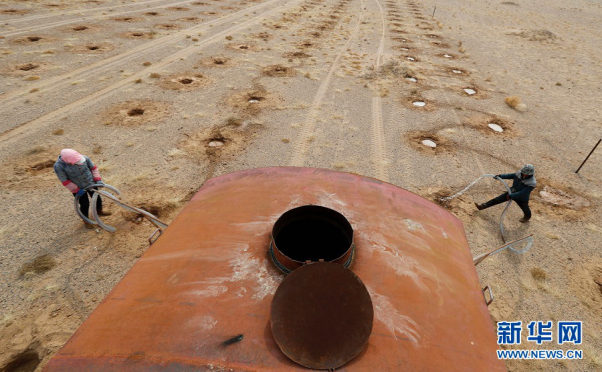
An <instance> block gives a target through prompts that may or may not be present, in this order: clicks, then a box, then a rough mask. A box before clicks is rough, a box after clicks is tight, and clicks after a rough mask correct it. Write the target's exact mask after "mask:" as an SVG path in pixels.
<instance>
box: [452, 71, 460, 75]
mask: <svg viewBox="0 0 602 372" xmlns="http://www.w3.org/2000/svg"><path fill="white" fill-rule="evenodd" d="M452 72H453V73H454V74H461V73H462V71H460V70H452Z"/></svg>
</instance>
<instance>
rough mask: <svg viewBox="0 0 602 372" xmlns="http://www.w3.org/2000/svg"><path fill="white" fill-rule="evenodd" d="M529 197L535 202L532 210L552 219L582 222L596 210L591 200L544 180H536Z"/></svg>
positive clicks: (573, 190)
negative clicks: (533, 189)
mask: <svg viewBox="0 0 602 372" xmlns="http://www.w3.org/2000/svg"><path fill="white" fill-rule="evenodd" d="M531 195H532V196H533V197H534V199H535V200H536V201H537V203H536V204H534V206H533V208H532V209H534V211H535V212H536V213H540V214H543V215H546V216H548V217H550V218H553V219H559V220H564V221H583V220H586V219H588V218H589V217H588V216H589V214H590V213H591V212H592V211H593V210H595V209H596V208H595V207H596V205H595V203H594V202H593V198H589V197H587V196H586V195H584V194H583V193H581V192H579V191H577V190H575V189H574V188H572V187H570V186H565V185H563V184H560V183H558V182H556V181H551V180H548V179H545V178H538V179H537V188H536V189H535V191H534V192H533V193H532V194H531Z"/></svg>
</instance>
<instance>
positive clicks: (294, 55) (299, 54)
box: [283, 52, 311, 59]
mask: <svg viewBox="0 0 602 372" xmlns="http://www.w3.org/2000/svg"><path fill="white" fill-rule="evenodd" d="M283 57H285V58H298V59H305V58H309V57H311V54H307V53H305V52H287V53H284V54H283Z"/></svg>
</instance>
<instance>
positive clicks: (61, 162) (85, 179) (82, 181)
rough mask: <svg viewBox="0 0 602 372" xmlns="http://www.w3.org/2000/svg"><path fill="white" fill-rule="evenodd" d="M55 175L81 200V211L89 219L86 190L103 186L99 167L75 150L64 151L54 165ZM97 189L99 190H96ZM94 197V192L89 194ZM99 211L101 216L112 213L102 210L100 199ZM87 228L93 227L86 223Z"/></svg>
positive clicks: (88, 202)
mask: <svg viewBox="0 0 602 372" xmlns="http://www.w3.org/2000/svg"><path fill="white" fill-rule="evenodd" d="M54 173H56V176H57V177H58V178H59V181H61V183H62V184H63V186H65V187H66V188H67V190H69V192H71V193H72V194H73V196H74V197H76V196H78V195H79V196H80V198H79V210H80V211H81V212H82V214H83V215H84V216H86V217H88V210H89V209H90V201H89V199H88V195H86V191H85V188H86V187H88V186H91V185H94V184H102V178H101V177H100V172H99V171H98V167H97V166H96V165H94V163H92V160H90V158H89V157H87V156H85V155H82V154H80V153H79V152H77V151H75V150H73V149H63V150H61V154H60V155H59V157H58V159H57V161H56V163H54ZM95 189H97V188H95ZM87 193H88V194H89V195H90V196H93V195H94V194H93V192H92V190H89V191H88V192H87ZM96 207H97V211H98V215H99V216H109V215H111V213H110V212H105V211H103V210H102V199H101V198H100V196H99V197H98V203H97V206H96ZM86 227H88V228H92V227H93V225H91V224H88V223H86Z"/></svg>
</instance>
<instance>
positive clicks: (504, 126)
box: [463, 114, 517, 137]
mask: <svg viewBox="0 0 602 372" xmlns="http://www.w3.org/2000/svg"><path fill="white" fill-rule="evenodd" d="M463 125H468V126H470V127H472V128H474V129H476V130H478V131H479V132H481V133H483V134H485V135H489V136H498V137H499V136H502V137H513V136H515V135H516V134H517V131H516V130H515V129H514V124H512V123H511V122H510V121H508V120H506V119H503V118H500V117H498V116H495V115H491V114H488V115H482V114H478V115H474V116H471V117H468V118H465V119H464V120H463Z"/></svg>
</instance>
